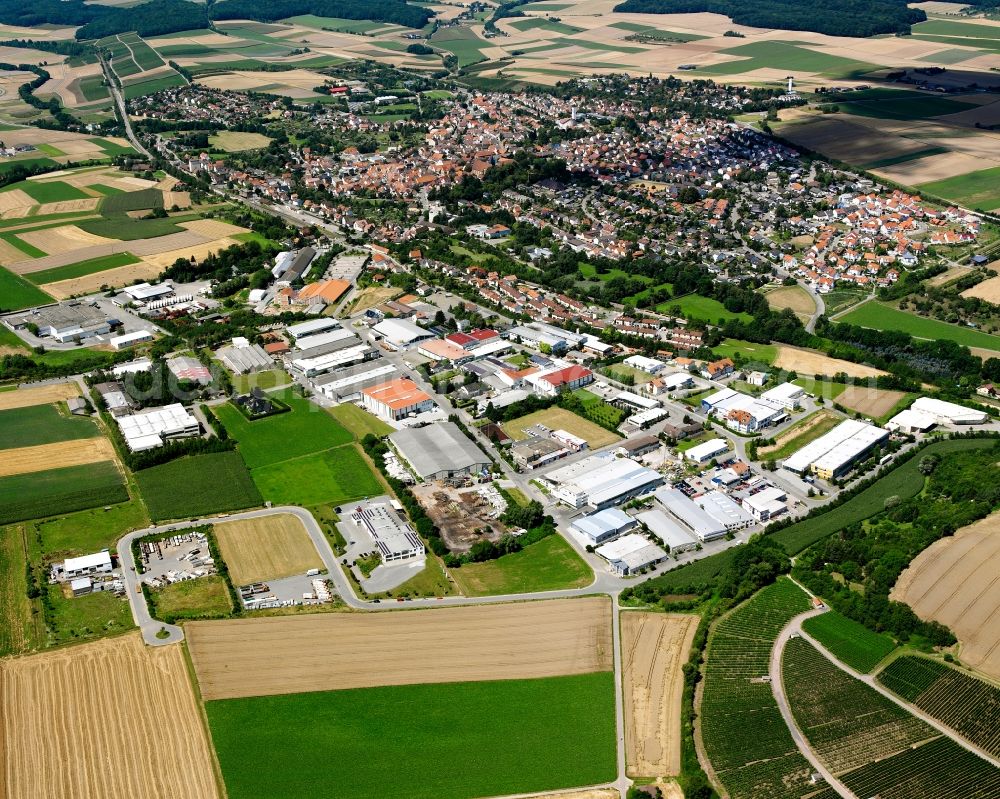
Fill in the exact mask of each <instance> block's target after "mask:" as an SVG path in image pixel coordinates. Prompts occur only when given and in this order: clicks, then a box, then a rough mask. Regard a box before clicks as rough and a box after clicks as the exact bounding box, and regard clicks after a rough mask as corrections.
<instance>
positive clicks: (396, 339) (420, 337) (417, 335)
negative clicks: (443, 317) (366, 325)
mask: <svg viewBox="0 0 1000 799" xmlns="http://www.w3.org/2000/svg"><path fill="white" fill-rule="evenodd" d="M372 337H373V338H374V339H375V340H377V341H383V342H385V343H386V344H387V345H389V346H390V347H392V348H393V349H397V350H402V349H406V348H407V347H409V346H412V345H413V344H417V343H419V342H421V341H427V340H428V339H432V338H434V334H433V333H431V332H430V331H429V330H424V329H423V328H422V327H420V326H419V325H415V324H414V323H413V322H410V321H408V320H406V319H383V320H382V321H381V322H379V323H378V324H377V325H375V327H373V328H372Z"/></svg>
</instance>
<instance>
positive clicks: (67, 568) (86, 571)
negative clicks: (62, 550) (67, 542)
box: [53, 549, 111, 582]
mask: <svg viewBox="0 0 1000 799" xmlns="http://www.w3.org/2000/svg"><path fill="white" fill-rule="evenodd" d="M110 571H111V553H110V552H108V550H106V549H104V550H101V551H100V552H95V553H94V554H92V555H81V556H80V557H78V558H66V560H64V561H63V562H62V566H61V567H59V568H57V569H56V571H55V572H54V575H53V576H55V578H56V579H57V580H60V581H63V582H65V581H68V580H77V579H80V578H82V577H91V576H93V575H95V574H108V573H109V572H110Z"/></svg>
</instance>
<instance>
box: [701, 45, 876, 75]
mask: <svg viewBox="0 0 1000 799" xmlns="http://www.w3.org/2000/svg"><path fill="white" fill-rule="evenodd" d="M719 52H720V53H723V54H725V55H733V56H739V57H740V60H738V61H727V62H725V63H722V64H714V65H712V66H706V67H700V68H699V70H698V71H699V72H701V73H704V74H709V75H738V74H740V73H742V72H751V71H753V70H757V69H781V70H785V71H788V72H810V73H822V74H824V75H828V76H830V77H834V76H838V75H839V76H849V75H853V74H863V73H864V72H867V71H870V70H872V69H877V67H876V66H874V65H873V64H867V63H864V62H862V61H856V60H855V59H852V58H842V57H841V56H835V55H829V54H828V53H820V52H818V51H816V50H810V49H809V48H807V47H800V46H798V45H796V44H794V43H792V42H783V41H777V40H769V41H766V42H750V43H748V44H741V45H739V46H738V47H730V48H729V49H727V50H720V51H719Z"/></svg>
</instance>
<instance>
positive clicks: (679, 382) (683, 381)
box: [659, 372, 694, 392]
mask: <svg viewBox="0 0 1000 799" xmlns="http://www.w3.org/2000/svg"><path fill="white" fill-rule="evenodd" d="M659 380H660V383H661V384H662V389H663V390H664V391H667V392H670V391H678V390H680V389H682V388H690V387H691V386H693V385H694V378H693V377H692V376H691V375H690V374H688V373H687V372H674V373H673V374H671V375H663V377H661V378H659Z"/></svg>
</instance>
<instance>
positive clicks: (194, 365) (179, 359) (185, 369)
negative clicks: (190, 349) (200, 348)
mask: <svg viewBox="0 0 1000 799" xmlns="http://www.w3.org/2000/svg"><path fill="white" fill-rule="evenodd" d="M167 369H169V370H170V373H171V374H172V375H173V376H174V377H176V378H177V379H178V380H189V381H191V382H192V383H198V384H199V385H202V386H207V385H208V384H209V383H211V382H212V373H211V372H210V371H209V370H208V367H207V366H205V364H203V363H202V362H201V361H199V360H198V359H197V358H193V357H191V356H190V355H175V356H174V357H173V358H169V359H168V360H167Z"/></svg>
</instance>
